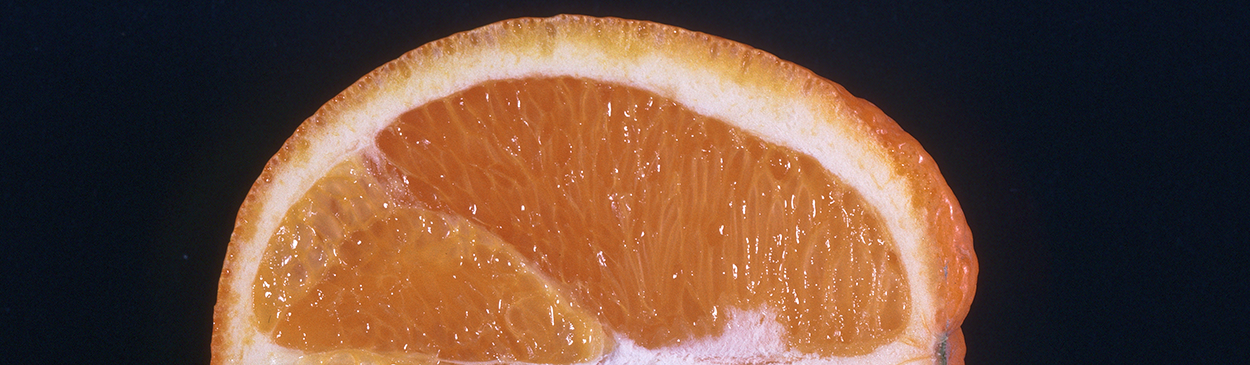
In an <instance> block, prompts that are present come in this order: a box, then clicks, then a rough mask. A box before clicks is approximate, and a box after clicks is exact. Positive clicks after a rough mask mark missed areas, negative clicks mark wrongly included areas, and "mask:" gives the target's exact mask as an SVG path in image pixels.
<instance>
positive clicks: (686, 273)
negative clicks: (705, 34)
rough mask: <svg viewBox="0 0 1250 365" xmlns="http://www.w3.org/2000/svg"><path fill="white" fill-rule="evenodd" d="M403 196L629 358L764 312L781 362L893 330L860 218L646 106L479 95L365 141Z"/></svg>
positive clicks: (598, 90)
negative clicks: (733, 313) (537, 279)
mask: <svg viewBox="0 0 1250 365" xmlns="http://www.w3.org/2000/svg"><path fill="white" fill-rule="evenodd" d="M378 145H379V148H380V149H381V150H382V151H383V153H384V154H385V155H386V156H388V157H389V158H390V159H391V161H392V162H393V163H395V164H396V165H397V166H399V169H400V170H401V171H403V172H404V173H405V174H406V175H407V177H408V179H409V180H408V181H410V182H411V183H410V184H407V185H406V186H407V187H408V188H409V191H410V192H411V193H412V195H414V196H416V197H418V199H419V200H420V201H421V202H422V203H424V204H426V205H427V206H430V207H432V208H433V209H437V210H441V211H444V212H447V213H448V214H454V215H459V216H464V217H470V219H472V220H474V221H476V222H479V223H480V224H481V225H483V226H485V227H492V228H493V230H494V231H495V232H496V233H498V234H499V235H500V236H502V237H504V239H505V240H506V241H508V242H509V243H510V244H512V245H515V246H516V248H517V249H518V250H519V251H520V252H522V254H523V255H525V256H526V257H527V258H528V259H530V260H532V261H533V262H535V263H537V264H538V267H539V268H541V269H542V270H543V271H544V272H547V273H550V274H551V275H552V276H553V277H554V278H555V279H556V280H559V281H561V282H564V283H567V284H568V285H569V286H570V287H572V288H576V294H575V295H576V297H577V298H578V299H579V300H580V301H581V302H582V303H584V304H585V305H587V306H588V307H591V308H595V309H596V310H597V312H598V314H599V316H600V318H602V319H603V320H604V321H605V322H606V323H605V324H606V325H608V326H609V327H610V328H613V329H614V330H616V331H620V332H623V333H625V334H626V335H627V337H629V338H630V339H632V340H634V341H637V342H638V343H640V344H642V345H644V346H647V347H658V346H663V345H671V344H675V343H678V342H680V341H683V340H688V339H693V338H699V337H703V336H707V335H717V334H720V332H721V330H720V328H721V326H723V324H724V319H725V313H727V310H728V309H730V308H738V309H754V308H757V307H759V306H761V305H767V306H768V307H770V308H774V309H775V310H776V311H777V312H778V313H776V314H777V315H779V318H778V319H779V320H781V321H782V322H784V323H785V324H786V325H787V326H788V327H791V328H793V329H794V330H793V331H792V332H791V336H792V338H791V342H792V343H793V344H794V345H795V347H796V348H797V349H800V350H803V351H806V352H817V351H819V352H821V353H824V354H834V353H836V354H841V355H846V354H855V353H862V352H867V351H868V350H870V349H871V348H872V347H873V346H874V345H878V344H879V343H880V342H882V341H883V340H886V339H889V337H890V335H892V334H896V333H897V331H898V330H899V329H900V328H901V326H902V324H903V323H904V322H905V316H906V313H905V312H904V311H903V304H904V303H905V302H906V298H907V287H906V280H905V278H904V277H903V276H902V275H903V274H902V270H901V267H900V266H899V262H898V260H897V259H896V256H897V255H896V254H895V253H894V250H895V249H894V247H893V245H892V244H891V243H890V242H889V239H888V238H887V237H883V235H882V234H881V233H880V230H879V223H877V221H878V218H877V217H876V216H875V215H874V214H873V213H872V212H871V210H869V209H867V208H866V207H865V205H864V203H863V201H862V199H861V198H859V196H858V195H857V194H855V192H854V191H850V190H848V189H847V188H846V187H845V186H844V185H842V184H841V183H840V182H838V181H837V180H836V178H834V177H833V176H831V175H829V173H828V172H827V171H826V170H824V169H822V168H820V166H819V164H818V163H817V162H815V161H814V160H812V159H811V158H810V157H806V156H803V155H801V154H799V153H797V152H795V151H793V150H790V149H787V148H783V147H779V146H777V145H774V144H771V143H767V142H764V141H762V140H761V139H759V138H758V137H754V136H751V135H750V134H749V133H745V132H743V131H741V130H738V129H736V128H731V127H729V126H727V125H725V123H723V122H720V121H717V120H714V119H710V118H707V117H704V116H700V115H698V114H695V113H693V112H691V111H690V110H688V109H685V108H683V107H681V106H680V105H676V104H675V103H674V102H673V101H671V100H667V99H665V98H662V97H659V96H657V95H654V94H651V93H648V92H645V91H641V90H636V89H632V88H629V87H624V86H620V85H610V84H603V83H595V82H590V81H587V80H579V79H573V78H558V79H526V80H516V81H497V82H490V83H488V84H486V85H482V86H477V87H473V88H469V89H467V90H465V91H463V92H460V93H457V94H455V95H452V96H449V97H447V98H445V99H442V100H440V101H436V102H433V103H431V104H429V105H427V106H423V107H421V108H417V109H415V110H413V111H410V112H408V113H405V114H404V115H403V116H402V117H401V118H400V120H399V121H398V122H397V123H396V124H394V125H392V126H391V127H390V128H388V129H387V130H384V131H383V132H382V133H381V134H380V135H379V136H378Z"/></svg>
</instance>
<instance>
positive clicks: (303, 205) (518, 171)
mask: <svg viewBox="0 0 1250 365" xmlns="http://www.w3.org/2000/svg"><path fill="white" fill-rule="evenodd" d="M976 272H977V264H976V258H975V256H974V254H973V251H972V238H971V234H970V232H969V230H968V227H967V224H966V223H965V221H964V217H963V213H962V211H961V210H960V207H959V204H958V203H957V202H956V200H955V197H954V196H953V194H952V193H951V191H950V189H949V188H948V187H947V185H946V183H945V181H944V180H943V178H942V176H941V174H940V173H939V172H938V168H937V165H936V164H935V163H934V162H933V160H932V158H930V156H929V155H928V154H927V153H925V151H924V150H923V149H921V147H920V145H919V144H918V143H917V142H916V141H915V140H914V139H912V138H911V137H910V136H909V135H907V134H906V133H904V132H903V131H902V130H901V129H900V128H899V127H898V125H897V124H895V123H894V121H892V120H891V119H890V118H888V117H886V116H885V115H884V114H882V112H881V111H880V110H878V109H877V108H876V107H874V106H873V105H872V104H870V103H868V102H866V101H864V100H860V99H857V98H855V97H853V96H851V95H850V94H848V93H847V92H846V90H844V89H842V88H841V87H840V86H838V85H837V84H834V83H832V82H830V81H828V80H825V79H823V78H821V77H819V76H816V75H814V74H812V73H811V72H810V71H808V70H806V69H804V68H801V67H799V66H796V65H794V64H791V63H788V62H785V61H782V60H779V59H777V58H776V57H774V56H772V55H770V54H767V53H764V52H762V51H759V50H756V49H753V48H750V47H747V46H745V45H742V44H738V43H734V42H731V41H728V40H724V39H721V38H717V37H713V36H710V35H706V34H702V33H696V32H691V31H687V30H683V29H679V28H675V27H671V26H665V25H660V24H655V23H649V22H642V21H630V20H621V19H611V18H607V19H602V18H590V17H583V16H558V17H554V18H548V19H516V20H509V21H504V22H500V23H496V24H492V25H489V26H486V27H483V28H479V29H476V30H472V31H469V32H465V33H460V34H456V35H453V36H451V37H448V38H446V39H442V40H439V41H436V42H433V43H430V44H427V45H425V46H422V47H420V48H418V49H416V50H414V51H412V52H409V53H408V54H405V55H404V56H403V57H401V58H400V59H398V60H395V61H393V62H391V63H388V64H386V65H384V66H382V67H381V68H378V69H377V70H375V71H373V72H372V73H370V74H368V75H366V76H365V77H364V78H363V79H361V80H360V81H358V82H357V83H356V84H354V85H352V86H351V87H350V88H348V89H347V90H346V91H344V92H343V93H342V94H340V95H339V96H337V97H335V98H334V99H333V100H331V101H330V102H329V103H327V104H326V105H325V106H324V107H322V108H321V109H320V110H319V111H317V113H316V114H314V115H313V116H312V117H311V118H309V119H308V120H307V121H306V122H304V124H303V125H301V126H300V127H299V129H298V130H296V132H295V134H294V136H292V137H291V138H290V139H289V140H288V141H287V142H286V144H285V145H284V146H283V147H282V149H281V150H280V151H279V152H278V153H277V155H275V156H274V157H273V159H272V160H270V161H269V164H268V165H267V166H266V167H265V170H264V172H263V173H262V174H261V176H260V178H259V179H258V180H257V181H256V184H255V185H254V186H253V187H252V190H251V192H250V193H249V194H248V196H247V199H246V200H245V201H244V203H243V206H242V207H241V208H240V210H239V216H238V220H237V221H236V225H235V230H234V234H233V236H232V237H231V241H230V246H229V249H228V252H227V256H226V260H225V268H224V270H223V271H222V276H221V283H220V288H219V293H218V302H217V306H216V311H215V315H214V332H213V345H212V350H213V362H214V363H249V364H250V363H339V362H342V363H421V364H425V363H442V362H446V363H496V362H499V363H553V364H570V363H604V364H608V363H809V362H810V363H826V362H827V363H871V364H898V363H962V362H963V338H962V334H961V332H960V328H959V326H960V323H961V322H962V320H963V318H964V316H965V314H966V313H967V310H968V306H969V304H970V302H971V300H972V296H973V292H974V287H975V278H976Z"/></svg>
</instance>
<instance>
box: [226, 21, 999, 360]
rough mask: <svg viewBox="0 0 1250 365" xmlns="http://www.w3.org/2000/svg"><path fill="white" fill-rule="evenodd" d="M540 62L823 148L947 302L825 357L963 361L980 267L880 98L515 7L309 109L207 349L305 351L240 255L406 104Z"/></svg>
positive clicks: (712, 40) (825, 159)
mask: <svg viewBox="0 0 1250 365" xmlns="http://www.w3.org/2000/svg"><path fill="white" fill-rule="evenodd" d="M678 75H680V76H679V77H678ZM541 76H575V77H585V78H592V79H599V80H604V81H608V82H614V83H620V84H626V85H630V86H633V87H637V88H640V89H644V90H647V91H650V92H653V93H656V94H659V95H662V96H665V97H667V98H671V99H673V100H675V101H677V102H679V103H682V104H683V105H686V106H688V107H690V108H691V109H693V110H695V111H696V112H699V113H701V114H704V115H708V116H712V117H715V118H718V119H720V120H723V121H725V122H727V123H730V124H732V125H734V126H736V127H738V128H742V129H745V130H748V131H751V132H752V133H755V134H756V135H758V136H760V137H762V138H764V139H765V140H768V141H770V142H773V143H777V144H780V145H784V146H788V147H790V148H794V149H795V150H798V151H800V152H803V153H806V154H809V155H812V156H815V157H816V158H817V159H818V160H819V161H820V162H821V163H822V165H824V166H825V167H826V168H828V169H829V170H830V171H831V172H833V173H834V174H835V175H837V176H839V177H840V178H841V179H843V181H845V182H846V183H848V184H849V185H851V186H853V187H854V188H856V190H858V191H860V192H861V193H862V194H863V195H864V198H865V199H866V200H867V201H869V202H870V203H871V204H872V205H873V206H874V207H876V208H877V209H879V210H880V211H881V215H882V217H896V218H897V219H893V220H887V222H885V225H886V226H887V227H888V230H889V231H890V234H891V235H893V237H894V240H895V241H896V244H897V245H899V249H900V250H902V251H910V252H918V254H916V255H906V256H905V257H904V261H905V263H904V265H905V267H906V271H907V274H908V279H909V281H910V282H911V287H912V289H911V290H912V293H911V300H912V301H913V305H912V308H937V310H936V311H934V312H932V313H927V312H922V313H915V314H913V315H912V316H910V319H909V321H910V322H909V323H908V325H907V327H906V330H905V331H904V334H903V335H902V336H901V337H900V341H899V342H898V343H896V344H893V345H888V346H885V347H883V348H882V349H881V351H879V352H876V353H873V354H868V355H864V356H861V357H860V358H859V359H825V360H827V361H828V362H830V363H840V362H852V361H858V360H866V359H868V358H873V359H876V360H877V361H880V362H882V363H902V362H908V361H915V360H924V359H930V360H931V361H932V362H937V361H940V360H942V359H943V358H944V360H945V361H946V363H948V364H962V363H963V353H964V344H963V335H962V333H961V332H960V329H959V325H960V323H962V321H963V319H964V317H965V316H966V314H967V311H968V307H969V305H970V304H971V300H972V297H973V294H974V292H975V285H976V284H975V281H976V275H977V261H976V257H975V254H974V253H973V251H972V237H971V232H970V231H969V230H968V227H967V223H966V221H965V219H964V216H963V212H962V210H961V208H960V207H959V204H958V202H957V201H956V199H955V197H954V194H953V193H952V192H951V190H950V188H949V187H948V186H947V185H946V182H945V181H944V179H943V178H942V176H941V173H940V171H939V170H938V167H937V165H936V164H935V163H934V162H933V159H932V158H931V157H930V156H929V155H928V153H926V152H925V151H924V150H923V149H922V148H921V147H920V144H919V143H918V142H916V141H915V139H913V138H912V137H911V136H910V135H908V134H906V133H905V132H904V131H902V129H901V128H900V127H899V126H898V125H897V124H896V123H895V122H894V121H893V120H891V119H890V118H889V117H887V116H885V115H884V113H882V112H881V111H880V110H879V109H878V108H876V107H875V106H873V105H872V104H871V103H869V102H867V101H865V100H862V99H858V98H855V97H854V96H851V95H850V94H849V93H848V92H847V91H846V90H845V89H843V88H842V87H841V86H839V85H837V84H835V83H833V82H830V81H828V80H826V79H824V78H821V77H819V76H817V75H815V74H813V73H811V72H810V71H808V70H806V69H804V68H802V67H799V66H797V65H794V64H791V63H788V62H785V61H782V60H779V59H777V58H776V57H774V56H772V55H770V54H767V53H765V52H762V51H759V50H756V49H753V48H750V47H747V46H745V45H742V44H739V43H735V42H731V41H728V40H724V39H721V38H717V37H714V36H710V35H706V34H702V33H697V32H690V31H686V30H683V29H679V28H675V27H669V26H663V25H658V24H654V23H646V22H637V21H628V20H621V19H613V18H590V17H582V16H558V17H554V18H547V19H531V18H526V19H516V20H510V21H505V22H500V23H495V24H491V25H488V26H486V27H483V28H479V29H476V30H472V31H469V32H464V33H459V34H456V35H453V36H451V37H448V38H445V39H442V40H439V41H435V42H433V43H430V44H427V45H425V46H422V47H420V48H418V49H416V50H413V51H411V52H409V53H407V54H405V55H404V56H402V57H401V58H399V59H397V60H395V61H393V62H390V63H388V64H386V65H383V66H382V67H380V68H378V69H377V70H374V71H373V72H371V73H370V74H368V75H366V76H365V77H364V78H362V79H361V80H360V81H358V82H356V83H355V84H353V85H352V86H351V87H349V88H348V89H347V90H345V91H344V92H342V93H341V94H339V95H338V96H336V97H335V98H334V99H333V100H331V101H330V102H328V103H327V104H326V105H325V106H323V107H322V108H321V109H320V110H318V111H317V112H316V113H315V114H314V115H313V116H312V117H310V118H309V119H308V120H307V121H305V122H304V123H303V124H302V125H301V126H300V127H299V128H298V129H297V130H296V131H295V133H294V135H293V136H292V137H291V138H290V139H288V141H287V142H286V144H285V145H284V146H283V147H282V149H281V150H279V151H278V153H277V154H276V155H275V156H274V157H273V158H272V159H271V160H270V161H269V163H268V164H267V165H266V167H265V169H264V171H263V172H262V174H261V176H260V178H259V179H258V180H257V181H256V183H255V184H254V185H253V187H252V190H251V191H250V192H249V193H248V196H247V198H246V199H245V200H244V202H243V205H242V207H241V208H240V211H239V216H238V218H237V220H236V224H235V230H234V232H233V234H232V237H231V243H230V246H229V248H228V250H227V254H226V260H225V266H224V268H223V271H222V277H221V282H220V284H219V293H218V304H217V306H216V309H215V313H214V333H213V344H212V347H213V350H212V351H213V362H214V363H259V362H263V363H289V362H293V361H295V360H297V359H298V357H299V354H297V353H294V352H292V351H289V350H286V349H282V348H280V347H277V346H273V345H272V344H269V343H267V342H266V338H265V337H264V336H263V335H261V334H259V333H254V332H255V331H254V330H253V329H252V326H250V325H249V324H250V323H252V322H251V321H252V320H251V317H250V316H251V314H250V312H251V311H250V310H248V309H250V308H251V307H252V304H251V303H252V298H251V297H250V296H251V294H250V293H251V292H252V290H251V288H250V285H251V283H252V278H254V277H255V275H256V268H255V267H246V266H245V265H243V263H247V262H254V261H257V260H258V258H259V257H260V256H261V255H262V254H263V249H264V248H265V246H266V243H267V242H268V237H269V236H270V235H271V233H272V232H273V230H274V229H275V227H276V226H277V224H278V223H279V221H280V220H281V219H282V217H283V215H284V213H285V209H286V207H287V206H289V205H290V204H291V203H292V202H293V201H295V200H296V199H298V198H299V197H300V196H301V195H302V194H303V193H304V192H305V191H306V190H308V189H309V187H311V186H312V185H313V183H314V182H315V181H316V180H317V178H318V177H320V176H321V175H323V174H324V173H325V172H326V171H328V170H329V169H330V168H331V167H332V166H334V165H335V164H337V163H338V162H341V161H343V160H344V159H346V158H348V157H349V156H352V155H355V154H359V153H361V151H363V150H366V149H368V148H370V144H371V143H372V138H371V137H372V136H373V135H376V134H377V132H378V131H380V130H381V129H383V128H385V127H386V126H387V125H388V124H389V123H390V122H391V121H393V120H395V119H396V118H397V117H398V116H399V115H400V114H402V113H403V112H405V111H407V110H410V109H412V108H415V107H417V106H420V105H422V104H425V103H427V102H429V101H431V100H435V99H438V98H441V97H442V96H445V95H448V94H451V93H454V92H456V91H458V90H461V89H464V88H466V87H468V86H471V85H474V84H477V83H480V82H483V81H486V80H493V79H507V78H524V77H541ZM775 95H799V97H797V98H776V97H774V96H775ZM813 120H814V121H816V123H811V121H813ZM913 192H915V193H913ZM912 257H929V258H933V259H932V260H913V259H912ZM233 339H239V340H233ZM895 345H897V346H895ZM939 347H942V348H943V349H944V350H943V351H942V352H943V353H938V348H939ZM926 361H928V360H924V361H920V363H925V362H926Z"/></svg>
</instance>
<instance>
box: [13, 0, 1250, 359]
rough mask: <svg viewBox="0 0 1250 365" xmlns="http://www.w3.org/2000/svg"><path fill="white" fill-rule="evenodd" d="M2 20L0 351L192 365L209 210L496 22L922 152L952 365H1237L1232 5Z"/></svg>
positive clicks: (230, 216) (208, 259) (757, 7)
mask: <svg viewBox="0 0 1250 365" xmlns="http://www.w3.org/2000/svg"><path fill="white" fill-rule="evenodd" d="M990 3H991V4H989V5H969V4H964V3H960V2H949V1H943V2H925V3H919V2H906V1H905V2H897V3H895V2H891V3H888V4H875V3H868V4H845V5H819V4H807V3H794V2H770V3H767V4H739V3H701V2H699V3H696V2H681V1H675V2H658V3H638V4H629V5H625V4H607V3H599V2H586V3H574V4H564V3H535V4H530V3H517V4H508V5H500V4H495V3H489V2H479V1H467V2H464V1H447V2H445V3H442V4H424V3H400V2H376V3H366V4H341V3H337V2H327V1H241V2H225V1H212V2H196V3H192V2H151V3H134V2H127V3H111V2H102V4H81V3H57V2H25V3H24V4H17V3H13V2H5V3H4V5H0V32H2V33H0V52H2V53H0V69H2V71H0V87H2V91H0V93H3V102H4V109H3V110H4V113H3V120H4V125H3V130H2V133H0V146H3V149H4V150H3V154H0V184H2V185H0V187H2V190H0V199H2V206H3V209H2V213H0V214H2V215H0V222H3V223H2V224H3V225H4V226H3V231H2V232H3V238H0V240H2V241H0V242H3V246H2V248H0V250H2V251H0V291H2V294H0V354H3V355H2V356H3V358H4V360H0V362H10V361H12V363H28V362H49V363H112V362H119V363H206V362H207V361H208V356H209V352H208V351H209V350H208V346H209V342H210V334H211V330H212V305H213V303H214V301H215V295H216V290H217V289H216V287H217V277H218V275H219V274H220V270H221V263H222V258H223V256H224V252H225V249H226V244H227V242H228V240H229V235H230V231H231V229H232V227H233V220H234V215H235V212H236V211H237V209H238V207H239V204H240V203H241V202H242V200H243V197H244V195H245V194H246V193H247V191H248V189H249V187H250V186H251V184H252V181H253V180H254V179H255V178H256V176H258V175H259V173H260V170H261V168H262V167H263V166H264V164H265V162H266V160H267V159H268V158H269V157H270V156H271V155H272V154H273V153H274V152H275V151H277V149H278V148H279V146H281V144H282V142H283V141H284V140H285V139H286V138H287V137H288V136H290V134H291V132H292V131H293V130H294V129H295V128H296V126H298V125H299V123H300V122H302V121H303V119H304V118H307V117H308V116H309V115H311V114H312V113H313V112H314V111H315V110H316V109H317V108H318V107H319V106H320V105H321V104H323V103H324V102H326V101H327V100H329V99H330V98H332V97H333V96H334V95H335V94H337V93H338V92H339V91H341V90H343V89H344V88H346V87H347V86H348V85H350V84H351V83H352V82H354V81H355V80H357V79H358V78H359V77H361V76H363V75H364V74H365V73H367V72H369V71H370V70H372V69H373V68H375V67H378V66H380V65H382V64H383V63H385V62H387V61H389V60H391V59H394V58H396V57H398V56H399V55H401V54H402V53H404V52H405V51H408V50H411V49H413V48H416V47H417V46H420V45H421V44H424V43H426V42H429V41H433V40H435V39H438V38H441V37H445V36H447V35H450V34H452V33H455V32H459V31H464V30H469V29H472V28H476V27H478V26H482V25H486V24H488V23H491V22H494V21H498V20H503V19H507V18H513V17H519V16H550V15H555V14H559V13H581V14H589V15H600V16H617V17H625V18H636V19H646V20H652V21H657V22H661V23H667V24H671V25H676V26H680V27H684V28H687V29H691V30H696V31H702V32H706V33H710V34H714V35H718V36H721V37H725V38H728V39H732V40H736V41H739V42H742V43H746V44H749V45H752V46H754V47H757V48H760V49H763V50H765V51H768V52H771V53H773V54H775V55H777V56H779V57H781V58H782V59H786V60H789V61H792V62H795V63H797V64H799V65H802V66H804V67H807V68H810V69H811V70H813V71H814V72H816V73H817V74H820V75H822V76H824V77H826V78H829V79H831V80H834V81H835V82H838V83H840V84H842V85H844V86H845V87H846V88H847V89H849V90H850V91H851V92H852V93H854V94H855V95H856V96H859V97H862V98H865V99H868V100H870V101H872V102H873V103H875V104H876V105H877V106H879V107H880V108H881V109H883V110H884V111H885V112H886V113H887V114H889V115H890V116H891V117H893V118H894V119H895V120H897V121H898V123H899V124H900V125H902V127H903V129H904V130H906V131H908V132H909V133H911V134H912V135H913V136H914V137H915V138H916V139H918V140H919V141H920V142H921V143H922V144H923V145H924V147H925V149H926V150H927V151H928V152H929V153H930V154H932V155H933V157H934V158H935V159H936V160H937V162H938V164H939V166H940V167H941V169H942V172H943V174H944V175H945V176H946V178H947V181H948V182H949V184H950V185H951V188H952V189H953V190H954V192H955V194H956V196H957V197H958V198H959V200H960V203H961V204H962V205H963V208H964V212H965V213H966V215H967V218H968V223H969V225H970V226H971V228H972V230H973V234H974V237H975V245H976V250H977V254H978V257H979V259H980V264H981V272H980V277H979V281H978V288H977V289H978V290H977V296H976V300H975V301H974V303H973V305H972V310H971V313H970V314H969V316H968V319H967V321H966V322H965V323H964V326H963V328H964V332H965V334H966V336H967V343H968V348H969V350H968V355H967V362H968V363H969V364H1021V363H1091V364H1097V363H1137V362H1141V363H1171V362H1176V363H1212V362H1215V363H1238V362H1240V363H1245V362H1246V361H1248V360H1250V356H1247V353H1248V351H1250V350H1247V348H1250V346H1248V344H1247V343H1246V338H1247V337H1250V335H1248V332H1250V331H1248V330H1247V329H1246V328H1247V325H1250V321H1248V320H1247V314H1246V312H1247V307H1248V306H1247V303H1250V302H1248V301H1247V300H1246V299H1247V295H1246V290H1247V289H1250V288H1248V285H1247V281H1248V280H1247V277H1248V276H1247V274H1248V271H1247V270H1246V266H1247V264H1248V261H1250V260H1248V259H1247V257H1248V256H1247V254H1246V251H1245V249H1244V248H1243V247H1244V246H1246V245H1247V243H1248V242H1250V240H1248V235H1247V233H1246V228H1245V223H1247V221H1246V219H1245V214H1243V213H1242V211H1244V210H1245V208H1244V207H1245V205H1246V203H1247V199H1246V194H1245V193H1244V189H1245V188H1246V186H1245V184H1244V183H1243V182H1244V181H1246V178H1247V173H1246V169H1245V166H1244V165H1246V161H1247V156H1248V154H1247V153H1246V152H1245V151H1246V140H1247V139H1246V138H1247V137H1250V133H1248V131H1250V127H1248V126H1247V118H1246V115H1247V112H1250V99H1248V98H1247V94H1248V93H1247V91H1246V85H1247V84H1248V83H1247V81H1250V80H1248V77H1247V72H1246V67H1247V65H1250V52H1248V51H1247V45H1250V31H1248V29H1250V26H1248V25H1247V24H1250V11H1248V9H1247V5H1245V2H1241V3H1240V4H1238V5H1233V3H1232V2H1230V4H1229V5H1219V4H1210V3H1204V4H1206V5H1202V6H1195V5H1186V4H1182V3H1181V2H1175V3H1157V2H1140V1H1134V2H1124V3H1109V2H1100V1H1080V2H1074V3H1067V4H1063V3H1053V2H1048V1H1041V2H1036V3H1037V4H1015V3H1009V2H990Z"/></svg>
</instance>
